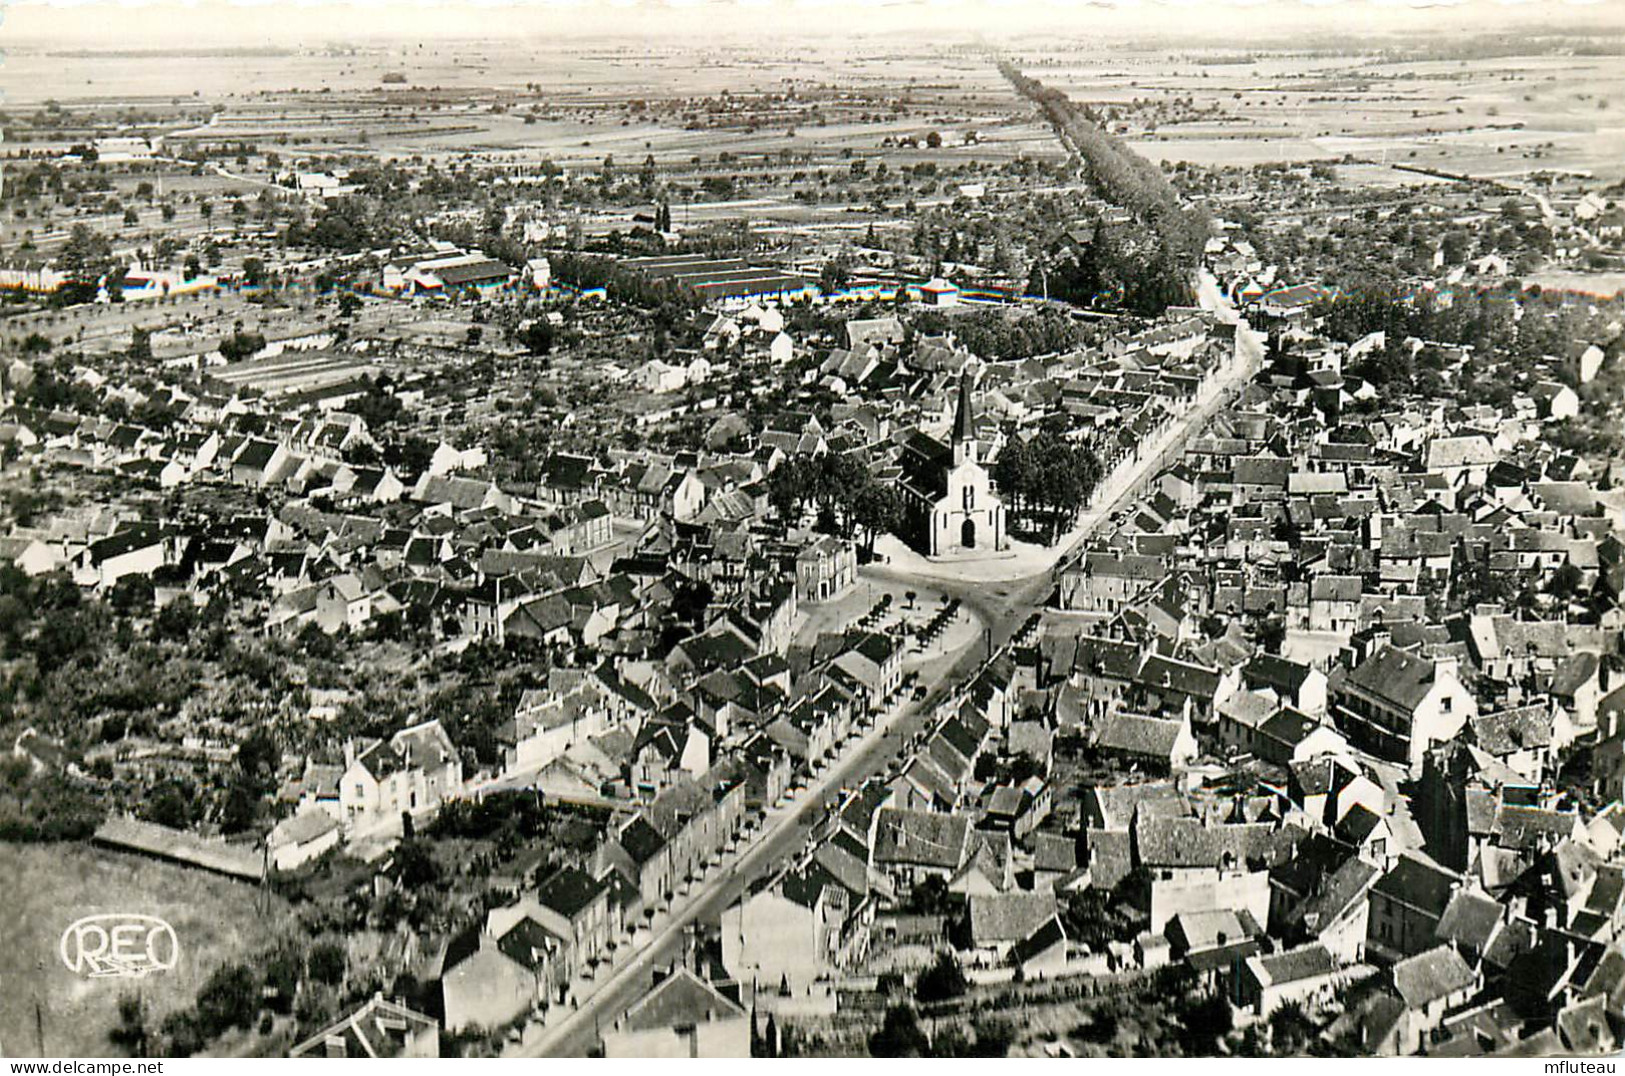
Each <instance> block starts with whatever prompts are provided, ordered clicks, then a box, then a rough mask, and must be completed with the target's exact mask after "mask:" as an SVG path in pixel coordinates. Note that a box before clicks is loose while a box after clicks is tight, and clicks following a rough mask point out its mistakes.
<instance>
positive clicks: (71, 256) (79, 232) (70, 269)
mask: <svg viewBox="0 0 1625 1076" xmlns="http://www.w3.org/2000/svg"><path fill="white" fill-rule="evenodd" d="M112 256H113V246H112V243H111V242H109V241H108V239H107V237H106V236H104V235H102V234H101V233H99V232H96V231H94V230H92V229H91V227H90V226H89V225H88V224H75V225H74V226H73V227H72V228H71V229H69V231H68V239H67V242H65V243H64V244H63V245H62V252H61V253H60V254H58V255H57V259H56V265H57V268H58V269H60V270H61V271H62V274H63V275H64V276H66V277H68V278H70V279H72V280H77V281H79V282H81V283H86V284H95V283H96V282H97V281H98V280H100V279H101V278H102V276H103V274H105V273H106V272H107V268H108V265H109V263H110V262H111V260H112Z"/></svg>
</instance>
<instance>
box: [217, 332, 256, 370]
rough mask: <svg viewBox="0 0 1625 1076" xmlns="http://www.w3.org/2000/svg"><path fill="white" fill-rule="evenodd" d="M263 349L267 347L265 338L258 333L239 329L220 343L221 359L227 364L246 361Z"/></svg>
mask: <svg viewBox="0 0 1625 1076" xmlns="http://www.w3.org/2000/svg"><path fill="white" fill-rule="evenodd" d="M263 347H265V337H264V336H262V335H260V334H259V333H256V332H244V331H243V330H241V329H238V330H237V331H236V332H234V333H232V334H231V335H230V336H228V337H226V338H225V339H224V340H222V341H220V357H221V358H223V359H225V360H226V361H227V362H241V361H243V360H244V359H248V358H252V357H253V356H254V354H255V353H256V352H257V351H259V350H260V349H261V348H263Z"/></svg>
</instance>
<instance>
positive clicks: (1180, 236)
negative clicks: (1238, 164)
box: [999, 63, 1209, 270]
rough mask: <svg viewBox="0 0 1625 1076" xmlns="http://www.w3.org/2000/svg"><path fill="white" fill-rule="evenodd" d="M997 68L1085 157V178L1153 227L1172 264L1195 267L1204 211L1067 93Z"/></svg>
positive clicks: (1204, 226) (1205, 224)
mask: <svg viewBox="0 0 1625 1076" xmlns="http://www.w3.org/2000/svg"><path fill="white" fill-rule="evenodd" d="M999 66H1000V70H1001V71H1002V72H1003V73H1004V76H1005V77H1006V78H1008V79H1009V80H1010V82H1011V84H1012V85H1014V86H1015V87H1016V90H1017V92H1019V93H1020V94H1021V95H1022V96H1023V97H1026V98H1028V99H1030V100H1032V101H1033V102H1035V103H1036V104H1038V106H1039V107H1040V108H1042V109H1043V111H1044V115H1045V116H1046V117H1047V118H1048V119H1049V121H1050V122H1051V123H1052V124H1054V125H1055V127H1056V128H1057V129H1059V130H1060V132H1061V134H1062V136H1063V137H1064V138H1065V139H1066V141H1067V142H1068V143H1070V144H1071V146H1072V148H1073V149H1074V150H1076V151H1077V153H1078V155H1079V156H1080V157H1082V158H1083V160H1084V162H1085V164H1086V165H1087V166H1088V172H1089V178H1090V180H1091V181H1092V182H1093V183H1094V185H1095V187H1096V188H1097V189H1099V190H1100V192H1101V194H1102V195H1104V196H1105V197H1106V198H1108V199H1110V200H1111V201H1112V202H1113V203H1114V204H1116V205H1120V206H1122V207H1123V208H1124V209H1127V210H1129V211H1130V212H1131V213H1133V214H1134V215H1135V216H1136V217H1138V218H1139V219H1141V220H1143V221H1145V222H1146V223H1148V224H1150V225H1152V226H1153V227H1154V228H1155V230H1156V231H1157V233H1158V236H1159V238H1160V240H1161V245H1162V247H1163V249H1164V250H1165V251H1166V252H1167V254H1168V256H1169V257H1170V258H1171V260H1172V261H1173V262H1174V263H1175V264H1177V265H1179V266H1181V267H1183V268H1185V269H1187V270H1188V269H1194V268H1195V265H1196V259H1197V258H1198V257H1200V255H1201V253H1202V247H1203V244H1204V243H1206V241H1207V236H1208V230H1209V229H1208V223H1209V222H1208V219H1207V215H1206V214H1205V213H1202V212H1200V211H1198V210H1194V209H1187V208H1186V207H1184V206H1182V205H1181V204H1180V202H1179V195H1178V193H1177V192H1176V191H1175V190H1174V187H1173V184H1171V183H1169V182H1168V178H1167V177H1166V176H1164V175H1163V174H1162V171H1161V169H1159V168H1158V167H1157V166H1156V165H1155V164H1153V163H1151V162H1150V161H1148V160H1146V159H1145V158H1144V157H1141V156H1140V155H1139V154H1137V153H1135V152H1134V151H1133V150H1132V149H1130V148H1129V147H1128V146H1127V145H1125V144H1124V143H1123V142H1122V141H1120V140H1119V139H1117V138H1115V137H1113V136H1112V135H1111V134H1108V133H1107V132H1106V131H1105V130H1104V129H1102V128H1101V127H1100V126H1099V125H1098V124H1096V123H1095V122H1094V120H1093V119H1092V118H1091V116H1090V115H1089V114H1088V112H1087V110H1085V109H1081V108H1079V107H1078V106H1076V105H1074V104H1073V103H1072V102H1071V101H1070V100H1069V99H1068V98H1067V96H1066V95H1065V94H1063V93H1061V92H1060V91H1059V90H1055V89H1050V88H1047V87H1045V86H1044V85H1043V84H1042V83H1040V82H1038V81H1037V80H1036V79H1031V78H1028V77H1027V76H1025V75H1023V74H1022V73H1021V72H1020V71H1018V70H1016V68H1015V67H1014V66H1012V65H1010V64H1008V63H1002V64H1000V65H999Z"/></svg>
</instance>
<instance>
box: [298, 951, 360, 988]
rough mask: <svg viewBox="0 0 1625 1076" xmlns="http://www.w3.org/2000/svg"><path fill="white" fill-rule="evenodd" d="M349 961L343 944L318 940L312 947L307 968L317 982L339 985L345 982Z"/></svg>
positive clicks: (306, 962)
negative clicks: (345, 972)
mask: <svg viewBox="0 0 1625 1076" xmlns="http://www.w3.org/2000/svg"><path fill="white" fill-rule="evenodd" d="M348 962H349V960H348V957H346V956H345V953H344V947H343V946H342V945H337V944H335V943H333V942H318V943H317V944H316V945H315V946H313V947H312V948H311V950H310V956H309V957H308V958H306V960H305V970H306V972H307V973H308V974H309V975H310V977H311V979H312V980H314V981H315V982H318V983H326V984H327V985H328V986H338V985H340V984H341V983H343V982H344V971H345V967H346V965H347V964H348Z"/></svg>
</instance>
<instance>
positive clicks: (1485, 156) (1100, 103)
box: [1042, 52, 1625, 178]
mask: <svg viewBox="0 0 1625 1076" xmlns="http://www.w3.org/2000/svg"><path fill="white" fill-rule="evenodd" d="M1180 57H1181V54H1177V53H1170V52H1142V53H1138V54H1132V53H1131V54H1126V55H1125V54H1122V53H1112V54H1110V55H1106V54H1102V55H1100V56H1099V57H1098V59H1096V60H1095V61H1094V62H1088V63H1078V62H1073V61H1070V60H1063V61H1062V63H1061V64H1060V65H1059V66H1046V67H1044V68H1043V69H1042V74H1043V78H1044V79H1045V81H1046V83H1047V84H1049V85H1054V86H1055V87H1056V88H1058V89H1061V90H1064V91H1065V92H1066V93H1067V94H1068V95H1069V96H1071V97H1072V99H1073V100H1075V101H1077V102H1079V103H1080V104H1088V105H1090V106H1092V107H1095V108H1097V109H1111V108H1115V109H1118V110H1120V111H1122V112H1123V113H1124V114H1125V115H1127V116H1128V117H1129V120H1128V122H1129V130H1127V131H1126V132H1124V133H1125V137H1127V138H1128V139H1129V141H1130V142H1131V143H1132V144H1133V145H1134V146H1135V148H1136V149H1137V150H1138V151H1139V152H1141V153H1142V154H1144V155H1145V156H1147V157H1149V158H1151V159H1153V160H1167V161H1192V162H1196V163H1201V164H1218V163H1233V164H1241V165H1247V164H1257V163H1267V162H1272V161H1308V160H1320V159H1330V158H1341V157H1343V156H1344V155H1353V156H1355V157H1358V158H1361V159H1365V160H1373V161H1386V162H1391V163H1398V162H1404V163H1413V164H1418V165H1425V166H1428V167H1432V168H1440V169H1444V170H1447V171H1453V172H1463V173H1466V174H1469V175H1473V176H1483V177H1503V176H1506V177H1510V176H1518V175H1524V174H1527V173H1530V172H1534V171H1541V170H1547V171H1553V170H1556V171H1584V172H1591V173H1594V174H1596V175H1597V176H1598V177H1599V178H1619V177H1620V176H1621V175H1625V126H1622V121H1621V119H1620V117H1621V115H1622V114H1625V113H1622V110H1625V65H1621V64H1620V63H1619V62H1618V60H1617V58H1615V57H1594V58H1593V57H1586V58H1577V57H1574V56H1560V55H1535V56H1524V57H1495V58H1493V59H1482V60H1459V61H1457V60H1452V61H1442V60H1435V61H1420V62H1410V63H1405V62H1380V61H1379V60H1378V59H1377V58H1375V57H1372V58H1369V59H1365V58H1360V57H1358V56H1355V55H1343V56H1336V57H1332V56H1320V57H1317V56H1313V55H1310V56H1293V57H1291V58H1265V59H1263V60H1261V61H1258V62H1253V63H1245V64H1217V65H1215V64H1205V65H1192V64H1189V63H1188V62H1187V63H1180V62H1179V61H1180ZM1173 100H1188V107H1189V109H1190V110H1192V111H1194V112H1197V113H1202V115H1201V116H1200V118H1195V119H1178V118H1176V119H1175V120H1174V121H1173V122H1154V123H1146V122H1143V121H1142V119H1141V117H1142V116H1144V115H1145V114H1146V109H1147V107H1148V106H1150V105H1154V104H1157V103H1167V102H1170V101H1173ZM1214 111H1217V112H1219V113H1221V115H1213V114H1212V113H1213V112H1214Z"/></svg>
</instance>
